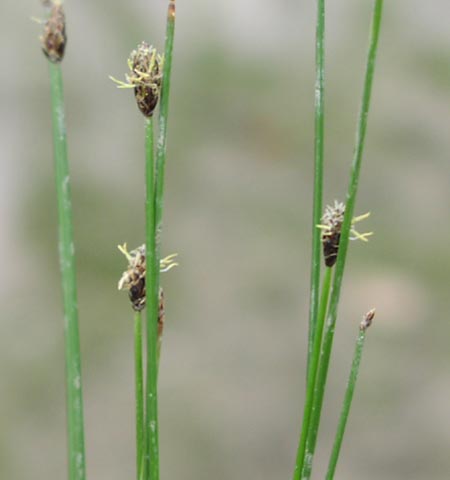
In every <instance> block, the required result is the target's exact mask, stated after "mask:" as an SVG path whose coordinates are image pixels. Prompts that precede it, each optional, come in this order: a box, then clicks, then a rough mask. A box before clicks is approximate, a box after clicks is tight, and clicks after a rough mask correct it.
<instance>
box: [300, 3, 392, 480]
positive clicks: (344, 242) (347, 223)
mask: <svg viewBox="0 0 450 480" xmlns="http://www.w3.org/2000/svg"><path fill="white" fill-rule="evenodd" d="M382 9H383V0H375V2H374V8H373V14H372V25H371V34H370V40H369V51H368V56H367V65H366V73H365V79H364V88H363V94H362V102H361V108H360V113H359V117H358V125H357V131H356V144H355V150H354V156H353V164H352V169H351V173H350V182H349V187H348V192H347V202H346V207H345V215H344V222H343V224H342V230H341V238H340V242H339V253H338V257H337V261H336V272H335V274H334V279H333V287H332V291H331V298H330V307H329V311H328V317H327V321H326V326H325V333H324V339H323V345H322V353H321V358H320V364H319V371H318V378H317V382H316V385H317V388H316V392H315V395H314V397H315V398H314V407H313V415H312V418H311V425H310V433H309V435H308V442H307V450H306V453H305V459H306V461H305V465H304V472H303V474H302V478H305V479H308V478H310V476H311V469H312V460H313V456H314V451H315V447H316V441H317V432H318V428H319V423H320V415H321V412H322V405H323V397H324V392H325V384H326V381H327V374H328V367H329V362H330V355H331V349H332V346H333V338H334V329H335V324H336V317H337V309H338V305H339V299H340V292H341V285H342V277H343V274H344V267H345V260H346V256H347V248H348V242H349V236H350V229H351V221H352V218H353V212H354V206H355V200H356V193H357V191H358V182H359V174H360V170H361V161H362V155H363V150H364V142H365V136H366V129H367V117H368V113H369V107H370V97H371V93H372V83H373V75H374V69H375V59H376V53H377V47H378V38H379V32H380V24H381V14H382Z"/></svg>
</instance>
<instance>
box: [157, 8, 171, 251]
mask: <svg viewBox="0 0 450 480" xmlns="http://www.w3.org/2000/svg"><path fill="white" fill-rule="evenodd" d="M174 34H175V1H174V0H171V1H170V2H169V8H168V11H167V26H166V44H165V48H164V67H163V80H162V88H161V100H160V104H159V118H158V120H159V136H158V144H157V147H156V195H155V215H156V217H155V224H156V231H157V235H158V238H157V240H158V241H157V248H158V252H159V247H160V236H161V230H162V215H163V206H164V174H165V167H166V154H167V120H168V115H169V95H170V76H171V72H172V52H173V39H174ZM159 256H160V255H159Z"/></svg>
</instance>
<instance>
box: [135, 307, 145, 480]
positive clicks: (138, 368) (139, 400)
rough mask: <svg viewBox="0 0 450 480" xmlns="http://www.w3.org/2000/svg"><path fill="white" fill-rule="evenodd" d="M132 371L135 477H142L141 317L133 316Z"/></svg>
mask: <svg viewBox="0 0 450 480" xmlns="http://www.w3.org/2000/svg"><path fill="white" fill-rule="evenodd" d="M134 373H135V394H136V478H137V480H140V479H141V478H142V465H143V458H144V377H143V375H144V374H143V365H142V317H141V312H136V313H135V316H134Z"/></svg>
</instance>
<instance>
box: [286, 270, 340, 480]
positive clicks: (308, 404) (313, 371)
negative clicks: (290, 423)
mask: <svg viewBox="0 0 450 480" xmlns="http://www.w3.org/2000/svg"><path fill="white" fill-rule="evenodd" d="M332 271H333V269H332V268H329V267H327V268H326V269H325V275H324V278H323V284H322V293H321V296H320V304H319V311H318V316H317V325H316V333H315V335H314V345H313V353H312V356H311V361H310V362H309V371H308V384H307V387H306V398H305V405H304V408H303V423H302V431H301V435H300V441H299V445H298V450H297V461H296V464H295V470H294V476H293V479H294V480H298V479H299V478H300V473H301V471H302V468H303V464H304V455H305V449H306V440H307V438H308V430H309V425H310V419H311V413H312V407H313V400H314V397H313V395H314V384H315V381H316V376H317V368H318V364H319V356H320V346H321V343H322V334H323V327H324V322H325V316H326V313H327V306H328V298H329V296H330V285H331V273H332Z"/></svg>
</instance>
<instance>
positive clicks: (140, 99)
mask: <svg viewBox="0 0 450 480" xmlns="http://www.w3.org/2000/svg"><path fill="white" fill-rule="evenodd" d="M129 63H130V67H131V73H130V74H128V75H127V79H128V82H129V83H130V84H133V85H134V86H135V87H134V95H135V97H136V103H137V105H138V108H139V110H140V111H141V112H142V113H143V115H145V116H146V117H151V116H152V115H153V111H154V110H155V108H156V105H157V104H158V100H159V92H160V89H161V81H162V69H161V63H162V61H161V57H160V55H158V54H157V53H156V50H155V49H154V48H153V47H152V46H151V45H149V44H148V43H146V42H142V43H141V44H140V45H138V48H137V49H136V50H133V51H132V52H131V55H130V62H129Z"/></svg>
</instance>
